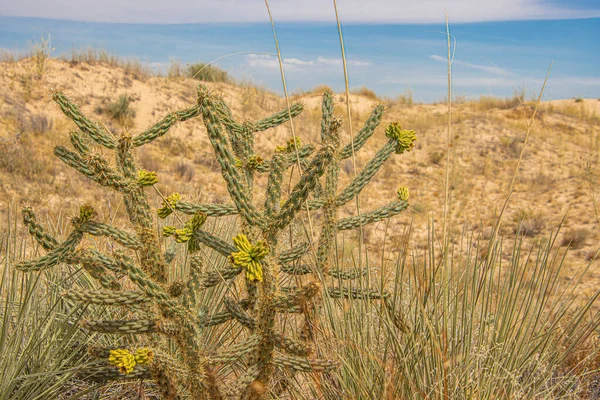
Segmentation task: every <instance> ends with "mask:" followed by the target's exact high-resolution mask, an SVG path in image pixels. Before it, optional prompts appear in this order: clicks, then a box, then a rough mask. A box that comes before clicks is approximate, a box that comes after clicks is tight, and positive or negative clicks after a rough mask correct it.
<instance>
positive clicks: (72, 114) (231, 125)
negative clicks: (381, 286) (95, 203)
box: [18, 86, 416, 399]
mask: <svg viewBox="0 0 600 400" xmlns="http://www.w3.org/2000/svg"><path fill="white" fill-rule="evenodd" d="M53 98H54V100H55V101H56V103H58V105H59V106H60V108H61V109H62V111H63V112H64V114H65V115H66V116H67V117H69V118H70V119H71V120H72V121H73V122H74V123H75V124H76V125H77V127H78V128H79V130H78V131H76V132H73V133H71V142H72V144H73V147H74V150H75V151H73V150H68V149H67V148H65V147H63V146H57V147H56V148H55V151H54V154H55V155H56V156H57V157H58V158H60V159H61V160H62V161H63V162H65V163H66V164H67V165H69V166H71V167H72V168H74V169H76V170H77V171H79V172H80V173H81V174H83V175H85V176H87V177H88V178H90V179H92V180H93V181H95V182H97V183H98V184H100V185H103V186H107V187H110V188H112V189H113V190H116V191H118V192H119V193H121V194H122V196H123V200H124V203H125V207H126V210H127V214H128V217H129V220H130V222H131V225H132V230H131V231H125V230H121V229H118V228H116V227H114V226H111V225H108V224H104V223H101V222H98V221H95V220H94V218H95V213H94V211H93V209H92V208H91V207H90V206H88V205H85V206H83V207H82V208H81V212H80V215H79V216H77V217H76V218H73V221H72V222H73V231H72V233H71V234H70V235H69V236H68V238H67V239H66V240H65V241H64V242H62V243H60V242H58V241H57V240H56V239H55V238H53V237H52V236H50V235H49V234H47V233H46V232H45V231H44V229H43V228H42V227H41V226H40V225H39V224H37V222H36V220H35V215H34V214H33V211H32V210H31V209H29V208H26V209H24V210H23V217H24V221H25V224H26V225H27V226H28V227H29V232H30V233H31V235H32V236H33V237H34V238H35V239H37V241H38V242H39V243H40V244H41V245H42V246H43V248H44V249H45V250H47V251H48V253H47V254H46V255H44V256H43V257H41V258H39V259H36V260H32V261H26V262H22V263H20V264H19V265H18V268H20V269H22V270H25V271H38V270H41V269H45V268H50V267H53V266H55V265H56V264H58V263H69V264H78V265H81V266H82V267H83V268H84V269H85V270H87V271H88V272H89V273H90V275H91V276H92V277H94V278H95V279H97V280H98V283H99V284H100V286H102V289H98V290H93V291H82V290H72V291H69V292H67V293H65V296H67V297H69V298H72V299H75V300H78V301H82V302H86V303H90V304H101V305H107V306H129V307H131V309H132V310H134V311H135V310H137V312H139V313H140V317H139V318H136V319H131V320H116V321H108V320H100V321H91V320H90V321H85V322H84V324H83V326H84V327H85V328H86V329H88V330H90V331H95V332H102V333H106V334H113V335H119V334H131V335H140V336H141V337H144V336H146V337H149V336H151V335H154V336H152V337H153V338H154V339H152V340H151V341H149V340H146V342H151V343H152V345H153V346H154V347H153V348H148V347H145V348H142V349H138V350H137V351H134V352H132V351H130V350H128V349H122V348H116V349H106V348H94V349H90V354H91V355H93V356H95V357H98V358H100V359H102V360H104V365H103V366H102V365H101V366H99V367H96V368H95V369H94V370H93V371H91V372H93V375H92V378H93V379H96V380H100V381H102V380H117V379H137V378H146V379H150V378H152V379H154V380H155V381H156V382H157V384H158V385H159V387H160V388H161V389H162V391H163V395H164V396H165V397H166V398H169V399H170V398H193V399H202V398H213V399H218V398H224V397H231V398H244V399H245V398H260V397H263V396H264V395H265V393H268V390H269V389H270V388H271V387H272V384H273V376H274V374H276V373H277V371H281V370H288V371H290V372H300V373H302V372H312V373H316V372H324V371H328V370H331V369H332V368H334V367H335V366H336V363H335V360H327V359H320V358H318V357H316V356H315V355H313V354H312V348H313V346H312V345H311V341H312V340H315V336H314V334H312V333H309V334H306V335H300V337H290V336H289V335H287V334H286V333H284V332H283V331H282V330H281V326H280V325H279V323H278V322H277V321H279V320H282V318H283V319H286V318H287V320H288V321H289V323H296V322H295V321H297V319H294V318H292V317H291V315H293V314H298V313H300V314H304V317H303V318H300V319H299V320H304V321H305V323H306V324H307V325H308V328H310V326H311V324H312V323H313V321H312V320H313V319H314V318H315V314H316V313H318V307H316V306H314V304H315V302H314V301H313V300H316V299H317V298H318V297H319V296H321V295H322V294H324V295H327V296H331V297H337V298H350V299H365V298H371V299H382V300H384V301H385V304H386V306H387V307H388V309H389V311H390V312H392V314H393V316H394V321H395V323H397V325H398V326H399V327H401V328H402V329H404V328H406V327H405V326H404V325H403V322H402V319H401V318H400V316H399V314H398V313H397V312H395V311H394V310H393V306H392V305H391V302H388V301H387V299H388V297H389V296H388V295H387V294H386V293H385V292H383V291H381V290H373V289H355V288H347V287H345V286H344V285H342V284H339V285H337V286H327V285H325V284H324V281H323V280H322V278H323V277H324V276H328V275H329V276H333V277H335V278H337V279H336V281H337V282H344V281H345V280H348V279H355V278H357V277H359V276H362V275H363V274H365V273H366V272H367V271H363V270H357V271H346V270H344V271H342V270H336V269H333V268H330V264H331V262H330V257H331V252H332V246H333V244H334V241H335V236H336V234H337V232H338V231H341V230H349V229H355V228H359V227H361V226H363V225H367V224H370V223H373V222H376V221H380V220H382V219H385V218H389V217H392V216H394V215H396V214H398V213H400V212H402V211H403V210H405V209H406V208H407V206H408V203H407V201H408V189H406V188H401V189H399V191H398V199H397V200H394V201H392V202H391V203H389V204H388V205H386V206H383V207H380V208H378V209H376V210H373V211H370V212H367V213H364V214H362V215H358V216H354V217H348V218H342V219H339V218H338V210H339V208H340V207H342V206H344V205H345V204H346V203H348V202H349V201H350V200H351V199H352V198H354V197H355V196H357V195H358V194H359V193H360V192H361V191H362V190H363V188H364V187H365V186H366V185H367V184H368V183H369V181H370V180H371V178H372V177H373V176H374V175H375V173H376V172H377V171H378V170H379V169H380V168H381V166H382V165H383V164H384V163H385V162H386V161H387V160H388V159H389V157H390V156H391V155H392V154H393V153H397V154H401V153H403V152H405V151H410V150H411V149H412V147H413V142H414V140H415V139H416V138H415V135H414V132H413V131H408V130H403V129H401V127H400V125H399V124H397V123H393V124H391V125H390V126H389V127H388V128H387V129H386V136H387V137H388V138H389V140H388V141H387V142H386V143H384V144H383V146H382V147H381V149H380V150H379V151H378V152H377V154H376V155H375V156H374V157H373V159H372V160H371V161H369V162H368V163H367V165H366V166H365V167H364V169H363V170H362V171H360V173H358V174H357V176H356V177H355V179H354V180H353V181H352V182H351V183H350V184H349V185H348V186H346V187H345V188H343V189H341V190H340V189H339V188H338V176H339V170H340V161H342V160H344V159H347V158H349V157H350V156H351V155H352V154H353V152H357V151H359V150H360V149H361V148H362V147H363V145H364V144H365V143H366V141H367V140H368V139H369V138H370V137H371V136H372V135H373V133H374V132H375V129H376V128H377V127H378V125H379V123H380V121H381V118H382V114H383V110H384V108H383V106H377V107H376V108H375V109H374V110H373V112H372V114H371V116H370V117H369V119H368V120H367V122H366V123H365V125H364V127H363V128H362V129H361V130H360V132H359V133H358V134H357V135H356V137H355V138H354V140H353V142H352V143H348V144H346V145H345V146H343V147H341V146H340V137H339V133H340V129H341V121H340V119H339V118H337V117H335V116H334V106H333V95H332V93H331V92H329V91H326V92H325V93H324V96H323V105H322V112H323V116H322V120H321V143H319V144H318V145H313V144H307V145H302V143H301V142H300V140H299V139H298V138H292V139H290V141H289V142H288V143H287V144H286V145H285V146H281V147H277V149H276V151H275V153H274V154H273V156H272V157H271V158H270V159H263V158H262V157H261V156H259V155H257V154H255V153H254V135H255V134H257V133H259V132H262V131H265V130H268V129H271V128H275V127H277V126H279V125H281V124H283V123H285V122H287V121H288V120H289V119H290V118H294V117H296V116H297V115H299V114H300V113H301V112H302V109H303V107H302V105H299V104H296V105H294V106H292V107H291V108H290V109H289V110H285V111H283V112H280V113H277V114H274V115H272V116H270V117H268V118H265V119H262V120H259V121H256V122H245V123H239V122H237V121H236V120H235V119H234V117H233V115H232V112H231V110H230V109H229V107H228V106H227V105H226V104H225V102H224V101H223V100H221V99H220V98H219V97H217V96H215V95H213V94H212V93H210V92H209V91H208V89H207V88H206V87H204V86H200V87H199V89H198V103H197V104H196V105H194V106H193V107H191V108H188V109H185V110H182V111H178V112H175V113H172V114H169V115H168V116H166V117H165V118H164V119H163V120H161V121H159V122H158V123H157V124H155V125H153V126H152V127H150V128H149V129H147V130H146V131H144V132H142V133H140V134H138V135H136V136H129V135H128V134H122V135H121V136H120V137H115V136H113V134H111V133H110V132H107V131H105V130H104V129H102V128H101V127H100V126H99V125H98V124H96V123H94V122H92V121H91V120H90V119H88V118H87V117H86V116H85V115H83V113H82V112H81V111H80V110H79V109H78V108H77V106H75V105H74V104H73V103H72V102H70V101H69V100H68V99H67V98H66V97H65V96H64V95H63V94H62V93H55V94H54V96H53ZM198 116H200V117H201V118H202V120H203V122H204V125H205V127H206V131H207V133H208V138H209V140H210V143H211V145H212V146H213V148H214V152H215V156H216V159H217V161H218V162H219V164H220V166H221V172H222V176H223V179H224V181H225V184H226V187H227V190H228V192H229V195H230V198H231V204H193V203H189V202H185V201H184V200H183V199H182V197H181V196H180V195H179V194H177V193H173V194H171V195H169V196H168V197H167V198H166V199H165V200H164V201H163V204H162V206H161V207H160V208H159V209H158V210H155V211H152V210H151V208H150V206H149V203H148V200H147V194H146V190H147V186H151V185H154V184H155V183H156V182H157V181H158V176H157V175H156V173H154V172H149V171H144V170H139V169H138V168H137V167H136V164H135V162H134V155H133V150H134V149H135V148H137V147H140V146H143V145H145V144H148V143H150V142H152V141H154V140H156V139H158V138H160V137H161V136H163V135H165V134H166V133H167V132H168V131H169V129H170V128H171V127H172V126H173V125H174V124H175V123H177V122H180V121H185V120H188V119H190V118H194V117H198ZM84 135H87V136H88V137H89V138H91V139H92V140H93V141H94V142H96V144H97V145H99V146H102V147H104V148H106V149H108V150H113V151H114V152H115V155H116V160H117V162H116V166H113V165H111V163H109V161H108V160H107V159H106V158H105V157H104V155H102V154H101V153H99V152H97V151H94V149H92V148H90V147H89V146H88V144H86V143H87V141H85V140H83V136H84ZM294 165H299V167H300V169H301V176H300V178H299V179H298V181H297V183H296V184H295V186H294V187H293V189H292V190H291V192H290V194H289V196H287V197H285V198H284V197H283V191H282V187H281V186H282V182H283V180H284V175H285V174H287V173H289V170H290V169H291V167H292V166H294ZM256 174H267V175H268V183H267V187H266V193H265V199H264V203H263V204H262V205H261V204H259V203H258V201H256V200H255V198H254V196H253V192H254V190H253V189H254V184H253V183H254V177H255V175H256ZM322 181H323V182H322ZM311 196H312V198H310V197H311ZM306 210H309V211H315V210H321V211H322V212H321V213H320V214H321V215H322V218H321V220H320V221H318V222H316V223H315V226H316V227H317V228H318V230H319V233H318V234H319V236H318V238H315V240H314V241H313V238H308V241H305V242H301V243H297V244H296V245H295V246H293V247H287V248H286V246H284V245H283V244H282V243H280V242H283V241H282V240H281V238H283V237H285V234H286V233H285V230H286V228H287V227H289V226H290V224H293V223H294V221H295V220H297V218H298V216H299V214H300V213H302V212H306ZM173 213H177V214H178V216H180V217H182V216H184V215H189V216H190V217H189V218H188V220H187V222H184V223H183V226H179V227H178V226H165V227H163V234H164V235H165V236H172V237H173V238H174V239H175V241H176V242H177V243H182V244H185V245H186V246H187V251H188V252H189V253H192V254H193V253H195V252H196V251H198V250H199V249H200V248H201V246H206V247H208V248H211V249H213V250H214V251H215V252H216V253H218V254H220V255H221V256H223V257H226V258H227V259H228V264H227V266H226V267H225V268H221V269H218V270H213V271H207V272H203V271H202V257H201V256H199V255H192V256H191V257H189V263H190V275H189V277H188V278H187V282H181V281H175V282H170V281H169V277H168V276H167V272H166V271H167V262H166V259H167V258H171V259H172V256H169V255H166V254H163V253H162V251H161V249H160V246H159V241H158V237H157V235H156V232H157V229H156V228H157V224H158V222H157V219H156V218H155V217H158V218H161V219H164V218H166V217H168V216H169V215H171V214H173ZM230 215H237V216H239V222H240V223H239V233H238V234H237V235H236V236H235V237H233V238H220V237H217V236H215V235H213V234H211V233H209V232H208V231H206V230H204V229H203V224H204V222H205V220H206V219H207V218H218V217H222V216H230ZM84 235H91V236H104V237H106V238H109V239H111V240H113V241H114V242H116V243H118V244H119V245H121V247H122V248H121V249H120V250H116V251H114V253H113V254H110V255H108V254H102V253H100V252H99V251H97V250H95V249H90V248H88V249H84V248H80V247H79V245H80V243H81V241H82V239H83V237H84ZM311 248H313V249H315V251H314V253H313V254H314V255H316V257H315V258H312V260H316V262H314V261H303V260H305V259H309V257H305V256H306V255H307V254H308V253H309V249H311ZM134 256H135V257H134ZM242 272H244V274H242ZM285 275H293V276H296V277H297V279H296V282H300V283H301V284H300V285H299V286H297V287H290V286H285V285H284V284H283V283H282V282H285V281H289V280H284V279H283V278H284V277H285ZM121 276H126V277H127V278H128V279H129V280H130V281H131V282H132V283H133V284H134V287H136V289H135V290H124V289H122V287H121V285H120V279H119V277H121ZM234 279H239V281H241V282H242V283H243V287H245V293H246V294H245V297H244V298H242V299H241V300H239V301H236V300H234V299H233V298H230V297H225V298H224V300H223V301H222V308H220V309H216V310H208V311H205V312H199V307H200V304H198V301H197V295H198V293H199V292H200V291H202V290H205V289H207V288H210V287H214V286H216V285H221V284H226V283H229V282H231V281H233V280H234ZM129 286H131V285H129ZM311 304H312V306H311ZM148 316H150V317H148ZM286 316H288V317H286ZM221 324H239V325H240V327H241V328H242V329H244V330H247V334H244V335H240V338H243V339H237V340H234V341H233V342H232V343H231V344H230V345H229V346H228V347H227V348H221V349H216V351H215V349H206V348H204V347H203V345H202V343H201V342H200V340H199V338H200V334H201V332H202V330H203V329H206V328H207V327H210V326H215V325H221ZM308 330H310V329H308ZM288 332H289V331H288ZM157 335H159V336H157ZM157 337H166V338H170V339H172V340H170V341H164V340H162V341H161V340H159V339H157ZM142 341H143V340H142ZM173 342H174V343H176V344H177V346H178V348H179V351H177V352H176V353H170V352H169V349H172V346H167V343H173ZM224 364H235V365H236V366H237V367H238V368H239V366H243V373H242V374H241V375H239V376H238V377H237V379H236V381H235V382H234V383H233V384H232V382H230V379H231V378H227V377H220V376H219V375H218V374H217V373H215V372H214V371H215V367H219V366H221V365H224Z"/></svg>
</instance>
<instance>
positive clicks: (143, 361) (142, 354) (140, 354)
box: [134, 347, 154, 365]
mask: <svg viewBox="0 0 600 400" xmlns="http://www.w3.org/2000/svg"><path fill="white" fill-rule="evenodd" d="M134 357H135V362H136V364H139V365H148V364H150V363H151V362H152V359H153V358H154V352H153V351H152V350H151V349H149V348H147V347H144V348H141V349H138V350H136V352H135V354H134Z"/></svg>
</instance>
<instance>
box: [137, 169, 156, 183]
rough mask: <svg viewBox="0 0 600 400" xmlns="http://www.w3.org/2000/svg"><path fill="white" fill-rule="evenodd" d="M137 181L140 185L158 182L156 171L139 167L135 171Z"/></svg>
mask: <svg viewBox="0 0 600 400" xmlns="http://www.w3.org/2000/svg"><path fill="white" fill-rule="evenodd" d="M137 182H138V184H139V185H140V186H152V185H154V184H156V183H158V175H156V172H151V171H146V170H145V169H140V170H139V171H138V173H137Z"/></svg>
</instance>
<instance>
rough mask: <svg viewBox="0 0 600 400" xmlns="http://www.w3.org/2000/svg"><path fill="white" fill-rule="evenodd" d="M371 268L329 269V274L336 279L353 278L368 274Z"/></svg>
mask: <svg viewBox="0 0 600 400" xmlns="http://www.w3.org/2000/svg"><path fill="white" fill-rule="evenodd" d="M368 272H369V270H368V269H367V268H353V269H348V270H343V269H337V268H336V269H332V270H330V271H329V275H331V276H332V277H334V278H336V279H342V280H351V279H357V278H360V277H363V276H366V275H367V273H368Z"/></svg>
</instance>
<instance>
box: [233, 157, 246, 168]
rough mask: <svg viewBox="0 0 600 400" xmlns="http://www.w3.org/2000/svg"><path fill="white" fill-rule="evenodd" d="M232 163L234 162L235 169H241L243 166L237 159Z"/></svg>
mask: <svg viewBox="0 0 600 400" xmlns="http://www.w3.org/2000/svg"><path fill="white" fill-rule="evenodd" d="M234 161H235V166H236V167H238V168H242V167H243V166H244V163H243V162H242V160H240V159H239V158H236V159H234Z"/></svg>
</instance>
